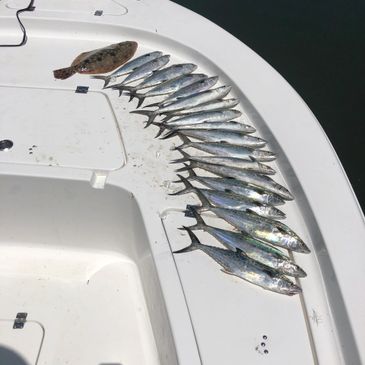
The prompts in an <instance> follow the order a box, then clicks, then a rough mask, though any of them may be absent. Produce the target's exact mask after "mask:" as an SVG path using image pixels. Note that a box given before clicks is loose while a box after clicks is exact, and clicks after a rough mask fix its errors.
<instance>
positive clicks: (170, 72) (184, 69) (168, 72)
mask: <svg viewBox="0 0 365 365" xmlns="http://www.w3.org/2000/svg"><path fill="white" fill-rule="evenodd" d="M197 67H198V66H196V65H194V64H193V63H182V64H177V65H172V66H169V67H166V68H163V69H161V70H158V71H156V72H154V73H153V74H152V75H151V76H150V77H147V78H146V79H144V80H143V81H142V82H140V83H139V84H138V85H136V86H128V85H125V86H120V87H118V89H119V92H122V91H123V90H126V91H128V92H129V96H130V100H129V101H131V100H132V99H133V98H134V97H137V98H139V96H138V95H137V94H136V92H137V91H138V90H143V89H146V88H149V87H152V86H156V85H160V84H162V83H164V82H166V81H169V80H173V79H175V78H176V77H178V76H182V75H187V74H190V73H192V72H193V71H195V70H196V68H197ZM143 100H144V98H139V102H138V106H137V108H138V107H139V106H140V105H141V104H142V102H143Z"/></svg>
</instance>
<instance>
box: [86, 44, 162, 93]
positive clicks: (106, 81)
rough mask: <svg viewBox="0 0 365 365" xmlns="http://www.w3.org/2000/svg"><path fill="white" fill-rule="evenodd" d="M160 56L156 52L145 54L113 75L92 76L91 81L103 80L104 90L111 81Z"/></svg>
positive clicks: (160, 53)
mask: <svg viewBox="0 0 365 365" xmlns="http://www.w3.org/2000/svg"><path fill="white" fill-rule="evenodd" d="M160 56H162V52H159V51H156V52H151V53H146V54H144V55H142V56H139V57H137V58H135V59H134V60H132V61H129V62H127V63H126V64H124V65H123V66H122V67H119V68H118V69H116V70H115V71H114V72H113V73H111V74H110V75H107V76H103V75H98V76H92V78H93V79H100V80H104V88H105V87H106V86H108V85H109V83H110V82H111V81H115V80H116V78H117V77H119V76H123V75H126V74H129V73H130V72H132V71H134V70H135V69H136V68H138V67H140V66H142V65H143V64H145V63H147V62H149V61H152V60H154V59H156V58H158V57H160Z"/></svg>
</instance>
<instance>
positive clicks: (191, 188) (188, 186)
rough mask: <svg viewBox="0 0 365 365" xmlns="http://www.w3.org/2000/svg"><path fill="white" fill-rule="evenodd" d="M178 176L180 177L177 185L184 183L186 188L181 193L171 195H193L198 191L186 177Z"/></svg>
mask: <svg viewBox="0 0 365 365" xmlns="http://www.w3.org/2000/svg"><path fill="white" fill-rule="evenodd" d="M177 176H178V177H179V180H177V181H174V182H177V183H179V182H182V183H183V184H184V185H185V188H184V189H182V190H180V191H177V192H176V193H170V194H169V195H183V194H187V193H191V192H193V191H195V190H196V188H195V187H194V186H193V185H192V184H191V183H190V181H188V180H187V179H186V178H185V177H184V176H182V175H179V174H177Z"/></svg>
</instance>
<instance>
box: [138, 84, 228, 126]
mask: <svg viewBox="0 0 365 365" xmlns="http://www.w3.org/2000/svg"><path fill="white" fill-rule="evenodd" d="M202 81H205V80H202ZM230 91H231V86H221V87H218V88H216V89H212V90H207V91H203V92H201V93H198V94H195V95H192V96H188V97H186V98H182V99H179V100H177V101H174V102H172V103H171V104H168V105H167V106H163V107H160V108H158V109H156V110H153V111H152V110H134V111H132V112H131V113H135V114H142V115H147V116H148V121H147V124H146V127H147V126H149V125H150V124H151V123H152V122H153V121H154V119H155V118H156V117H157V116H158V115H160V114H164V113H167V112H171V111H176V110H181V109H189V108H193V107H195V106H197V105H199V104H204V103H207V102H208V101H212V100H216V99H221V98H224V97H225V96H226V95H227V94H228V93H229V92H230Z"/></svg>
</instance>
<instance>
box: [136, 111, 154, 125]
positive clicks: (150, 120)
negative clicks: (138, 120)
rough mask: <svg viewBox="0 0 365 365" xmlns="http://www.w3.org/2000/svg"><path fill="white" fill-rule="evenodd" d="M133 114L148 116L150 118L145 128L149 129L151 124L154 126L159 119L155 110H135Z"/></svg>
mask: <svg viewBox="0 0 365 365" xmlns="http://www.w3.org/2000/svg"><path fill="white" fill-rule="evenodd" d="M131 113H133V114H141V115H146V116H147V117H148V120H147V123H146V125H145V128H147V127H148V126H149V125H150V124H152V123H153V121H154V120H155V118H156V117H157V113H156V111H153V110H133V111H132V112H131Z"/></svg>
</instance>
